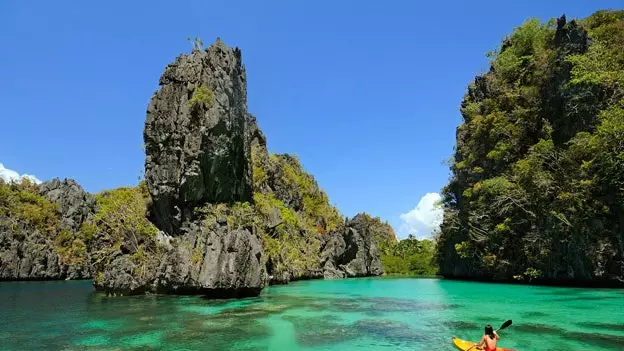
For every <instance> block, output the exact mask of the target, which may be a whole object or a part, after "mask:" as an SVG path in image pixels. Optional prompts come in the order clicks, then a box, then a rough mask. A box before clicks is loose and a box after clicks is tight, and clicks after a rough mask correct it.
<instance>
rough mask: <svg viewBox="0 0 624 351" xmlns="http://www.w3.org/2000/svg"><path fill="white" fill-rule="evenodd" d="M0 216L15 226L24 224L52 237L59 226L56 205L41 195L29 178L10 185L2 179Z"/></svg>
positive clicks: (0, 186)
mask: <svg viewBox="0 0 624 351" xmlns="http://www.w3.org/2000/svg"><path fill="white" fill-rule="evenodd" d="M0 216H3V217H6V220H7V221H9V222H11V223H13V225H18V224H19V223H24V224H26V225H28V226H32V227H33V228H34V229H36V230H39V231H41V232H43V233H47V234H50V235H54V233H56V232H57V230H58V225H59V219H58V215H57V213H56V205H55V204H53V203H51V202H50V201H48V200H46V199H45V198H44V197H43V196H41V195H39V188H38V187H37V184H35V183H32V182H31V181H29V180H28V179H27V178H24V179H22V181H20V182H10V183H6V182H4V181H3V180H2V179H0Z"/></svg>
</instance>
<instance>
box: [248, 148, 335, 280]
mask: <svg viewBox="0 0 624 351" xmlns="http://www.w3.org/2000/svg"><path fill="white" fill-rule="evenodd" d="M251 159H252V164H253V184H254V203H255V208H256V210H257V214H258V219H259V220H260V221H261V222H262V225H260V226H259V228H261V230H260V235H261V237H262V244H263V247H264V250H265V252H266V253H267V259H268V260H269V265H268V266H269V268H270V270H271V271H272V273H273V274H274V275H276V276H278V277H280V276H281V275H282V274H288V273H285V272H289V274H290V275H292V276H293V277H303V276H305V275H308V274H310V272H320V269H321V267H320V260H319V257H318V254H319V252H320V247H321V242H322V238H321V237H319V235H320V236H323V235H326V234H327V233H328V232H329V231H332V230H336V229H337V228H338V227H339V226H341V225H342V224H343V223H344V220H343V218H342V215H341V214H340V212H339V211H338V209H337V208H336V207H335V206H332V205H331V204H330V203H329V198H328V197H327V194H326V193H325V192H324V191H323V190H321V189H320V188H319V186H318V184H317V183H316V181H315V180H314V177H312V176H311V175H310V174H308V173H307V172H305V171H304V170H303V167H302V166H301V164H300V163H299V160H298V159H297V158H296V157H294V156H291V155H287V154H281V155H275V154H273V155H269V154H268V152H267V150H266V149H265V148H264V147H262V146H260V145H255V146H253V147H252V158H251ZM277 279H281V277H280V278H277Z"/></svg>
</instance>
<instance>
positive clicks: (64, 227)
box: [0, 179, 95, 280]
mask: <svg viewBox="0 0 624 351" xmlns="http://www.w3.org/2000/svg"><path fill="white" fill-rule="evenodd" d="M94 206H95V199H94V197H93V196H92V195H89V194H87V193H86V192H85V191H84V190H83V189H82V187H81V186H80V185H78V184H77V183H76V182H75V181H73V180H71V179H66V180H64V181H62V182H61V181H60V180H58V179H54V180H52V181H50V182H45V183H43V184H41V185H40V186H37V185H35V184H32V183H29V182H28V181H25V182H23V183H22V184H6V183H4V182H2V181H0V280H31V279H33V280H37V279H88V278H90V277H91V265H90V262H89V260H88V256H87V247H86V243H85V240H84V237H83V235H82V233H81V232H80V228H81V226H82V224H83V223H84V222H85V221H88V220H89V219H90V217H91V216H92V215H93V212H94Z"/></svg>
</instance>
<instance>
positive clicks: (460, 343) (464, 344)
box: [453, 338, 514, 351]
mask: <svg viewBox="0 0 624 351" xmlns="http://www.w3.org/2000/svg"><path fill="white" fill-rule="evenodd" d="M474 344H475V343H474V342H472V341H466V340H462V339H460V338H453V345H455V347H457V349H458V350H462V351H465V350H468V348H469V347H470V346H472V345H474ZM473 350H478V349H476V348H473ZM496 351H514V350H512V349H504V348H502V347H497V348H496Z"/></svg>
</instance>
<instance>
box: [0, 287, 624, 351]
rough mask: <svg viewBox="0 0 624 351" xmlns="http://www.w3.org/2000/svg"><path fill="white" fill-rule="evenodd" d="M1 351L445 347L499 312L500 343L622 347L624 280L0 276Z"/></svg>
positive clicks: (494, 320) (470, 335) (495, 320)
mask: <svg viewBox="0 0 624 351" xmlns="http://www.w3.org/2000/svg"><path fill="white" fill-rule="evenodd" d="M0 313H1V316H2V318H0V349H2V350H43V349H45V350H120V349H123V350H157V349H161V350H219V351H227V350H288V351H296V350H310V351H315V350H330V351H331V350H339V351H352V350H411V351H414V350H416V351H417V350H453V348H452V346H451V343H450V339H451V337H452V336H458V337H461V338H463V339H469V340H476V339H478V338H479V337H480V335H481V332H482V330H483V325H484V324H486V323H491V324H492V325H494V326H495V327H496V326H498V325H500V324H501V323H502V322H504V321H505V320H507V319H512V320H513V325H512V326H511V327H509V328H507V329H505V330H503V331H501V332H500V335H501V341H500V342H499V345H500V346H503V347H509V348H515V349H518V350H551V351H555V350H624V291H623V290H601V289H570V288H550V287H531V286H516V285H503V284H486V283H472V282H457V281H444V280H436V279H410V278H374V279H350V280H335V281H306V282H296V283H292V284H290V285H287V286H272V287H269V288H266V289H265V290H264V291H263V293H262V295H261V296H260V297H258V298H253V299H244V300H232V301H214V300H205V299H202V298H201V297H171V296H137V297H117V298H108V297H105V296H103V295H101V294H98V293H94V292H93V290H92V287H91V284H90V282H86V281H81V282H64V281H63V282H0Z"/></svg>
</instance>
